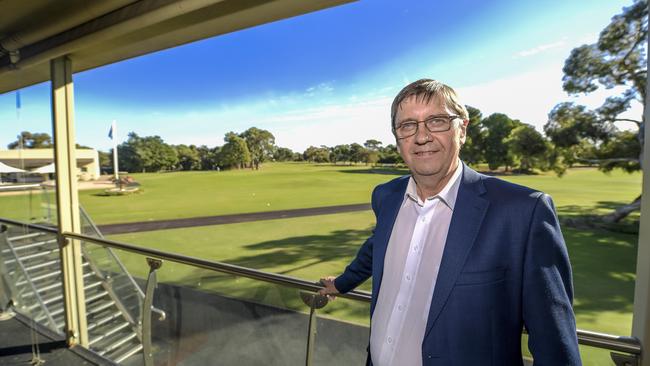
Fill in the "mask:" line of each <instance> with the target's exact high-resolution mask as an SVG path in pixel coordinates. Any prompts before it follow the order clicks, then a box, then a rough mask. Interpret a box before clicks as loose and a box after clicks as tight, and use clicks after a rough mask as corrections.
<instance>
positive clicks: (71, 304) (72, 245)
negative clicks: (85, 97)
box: [50, 56, 89, 348]
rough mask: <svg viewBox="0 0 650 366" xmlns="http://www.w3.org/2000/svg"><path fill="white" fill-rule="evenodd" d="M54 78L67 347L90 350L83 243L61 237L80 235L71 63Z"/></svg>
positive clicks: (61, 64) (64, 62)
mask: <svg viewBox="0 0 650 366" xmlns="http://www.w3.org/2000/svg"><path fill="white" fill-rule="evenodd" d="M50 70H51V78H52V130H53V132H54V162H55V164H56V202H57V216H58V223H57V226H58V232H59V238H58V242H59V247H60V248H61V250H60V253H61V273H62V274H63V276H62V277H63V294H64V303H65V319H66V321H65V324H66V338H67V342H68V344H71V345H72V344H80V345H82V346H83V347H86V348H87V347H88V344H89V342H88V328H87V325H86V300H85V296H84V282H83V272H82V261H81V242H80V241H79V240H67V239H65V238H64V237H63V236H62V235H61V233H63V232H71V233H81V221H80V218H79V196H78V193H77V158H76V154H75V153H76V144H75V131H74V100H73V88H72V62H71V61H70V59H69V58H68V57H66V56H62V57H59V58H56V59H54V60H52V61H51V62H50Z"/></svg>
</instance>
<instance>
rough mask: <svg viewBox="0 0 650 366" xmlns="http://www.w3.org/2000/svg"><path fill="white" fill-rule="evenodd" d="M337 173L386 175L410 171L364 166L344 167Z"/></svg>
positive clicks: (404, 173) (402, 173)
mask: <svg viewBox="0 0 650 366" xmlns="http://www.w3.org/2000/svg"><path fill="white" fill-rule="evenodd" d="M339 173H352V174H386V175H406V174H409V173H410V171H409V170H408V169H399V168H370V167H368V168H365V169H345V170H339Z"/></svg>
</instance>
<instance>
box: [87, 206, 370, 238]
mask: <svg viewBox="0 0 650 366" xmlns="http://www.w3.org/2000/svg"><path fill="white" fill-rule="evenodd" d="M370 209H371V208H370V204H369V203H361V204H354V205H341V206H326V207H313V208H298V209H293V210H281V211H268V212H252V213H244V214H234V215H220V216H205V217H190V218H187V219H174V220H159V221H142V222H129V223H124V224H109V225H100V226H99V231H101V232H102V234H104V235H114V234H126V233H138V232H142V231H155V230H166V229H179V228H184V227H194V226H210V225H223V224H234V223H238V222H249V221H261V220H275V219H288V218H292V217H303V216H316V215H331V214H337V213H344V212H354V211H366V210H370Z"/></svg>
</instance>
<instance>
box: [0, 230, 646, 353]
mask: <svg viewBox="0 0 650 366" xmlns="http://www.w3.org/2000/svg"><path fill="white" fill-rule="evenodd" d="M0 222H3V223H7V224H11V225H23V226H27V227H30V228H32V229H34V230H41V231H46V232H52V233H57V231H56V229H53V228H49V227H45V226H40V225H33V224H25V223H22V222H18V221H13V220H9V219H4V218H0ZM62 235H63V236H64V237H66V238H70V239H78V240H82V241H86V242H91V243H95V244H99V245H102V246H105V247H109V248H115V249H120V250H124V251H127V252H131V253H136V254H140V255H143V256H146V257H152V258H157V259H161V260H166V261H170V262H175V263H180V264H185V265H189V266H193V267H197V268H203V269H207V270H212V271H216V272H221V273H226V274H232V275H237V276H241V277H247V278H251V279H255V280H259V281H264V282H268V283H274V284H279V285H284V286H288V287H293V288H296V289H300V290H305V291H309V292H318V290H320V289H321V288H322V286H321V285H319V284H316V283H312V282H309V281H305V280H301V279H298V278H294V277H290V276H285V275H280V274H275V273H268V272H263V271H259V270H255V269H251V268H245V267H240V266H236V265H233V264H227V263H220V262H215V261H210V260H206V259H201V258H194V257H189V256H185V255H181V254H176V253H169V252H163V251H160V250H156V249H150V248H142V247H138V246H135V245H132V244H127V243H121V242H117V241H113V240H107V239H100V238H95V237H91V236H86V235H80V234H75V233H67V232H64V233H62ZM337 296H339V297H343V298H347V299H351V300H356V301H362V302H367V303H369V302H370V301H371V295H370V293H368V292H364V291H350V292H348V293H346V294H340V295H337ZM577 335H578V342H579V343H580V344H583V345H586V346H591V347H596V348H600V349H604V350H608V351H613V352H623V353H626V354H628V355H621V354H618V353H612V359H613V360H614V362H615V363H616V365H621V366H622V365H629V366H635V365H637V364H638V358H639V356H640V355H641V351H642V350H641V344H640V342H639V340H638V339H636V338H634V337H626V336H615V335H610V334H604V333H596V332H591V331H586V330H580V329H578V331H577Z"/></svg>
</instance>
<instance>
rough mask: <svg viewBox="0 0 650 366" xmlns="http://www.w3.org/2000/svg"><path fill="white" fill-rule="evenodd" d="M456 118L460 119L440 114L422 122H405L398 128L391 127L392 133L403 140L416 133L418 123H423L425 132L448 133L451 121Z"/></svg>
mask: <svg viewBox="0 0 650 366" xmlns="http://www.w3.org/2000/svg"><path fill="white" fill-rule="evenodd" d="M456 118H460V116H457V115H446V114H440V115H437V116H431V117H429V118H427V119H425V120H424V121H415V120H406V121H404V122H402V123H400V125H399V126H397V127H393V132H394V133H395V136H396V137H397V138H398V139H405V138H407V137H411V136H413V135H415V134H416V133H418V127H419V126H420V123H424V125H425V126H426V127H427V130H428V131H429V132H431V133H436V132H445V131H449V129H450V128H451V121H453V120H455V119H456Z"/></svg>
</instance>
